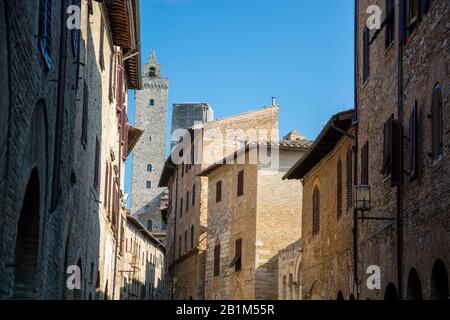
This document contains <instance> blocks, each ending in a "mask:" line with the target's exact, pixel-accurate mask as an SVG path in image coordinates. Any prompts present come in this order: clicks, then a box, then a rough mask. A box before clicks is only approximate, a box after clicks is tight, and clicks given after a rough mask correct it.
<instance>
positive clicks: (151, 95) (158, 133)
mask: <svg viewBox="0 0 450 320" xmlns="http://www.w3.org/2000/svg"><path fill="white" fill-rule="evenodd" d="M168 91H169V79H167V78H164V77H162V68H161V65H160V64H159V63H158V62H157V61H156V55H155V52H154V51H152V52H151V54H150V60H149V61H148V62H147V63H146V64H145V65H144V76H143V84H142V90H139V91H136V94H135V101H134V102H135V103H134V105H135V107H134V108H135V115H134V117H135V125H136V126H137V127H138V128H140V129H142V130H143V134H142V136H141V138H140V140H139V142H138V143H137V144H136V147H135V148H134V151H133V165H132V182H131V214H132V215H133V216H134V217H136V218H137V219H138V220H139V221H141V222H142V223H143V224H144V225H145V226H146V227H147V229H148V230H149V231H150V232H156V233H158V234H159V236H160V237H162V238H164V233H165V231H166V226H167V220H166V217H165V216H164V215H163V214H162V212H161V201H164V199H162V198H163V197H164V196H165V189H164V188H158V181H159V178H160V177H161V172H162V169H163V166H164V161H165V159H166V125H167V99H168Z"/></svg>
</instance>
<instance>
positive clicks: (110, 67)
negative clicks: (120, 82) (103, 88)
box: [108, 53, 115, 102]
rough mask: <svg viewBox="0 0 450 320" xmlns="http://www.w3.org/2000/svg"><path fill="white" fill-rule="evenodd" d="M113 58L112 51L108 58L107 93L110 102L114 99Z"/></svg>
mask: <svg viewBox="0 0 450 320" xmlns="http://www.w3.org/2000/svg"><path fill="white" fill-rule="evenodd" d="M114 59H115V54H114V53H112V54H111V56H110V58H109V88H108V95H109V101H110V102H113V99H114V86H113V78H114V75H113V74H114Z"/></svg>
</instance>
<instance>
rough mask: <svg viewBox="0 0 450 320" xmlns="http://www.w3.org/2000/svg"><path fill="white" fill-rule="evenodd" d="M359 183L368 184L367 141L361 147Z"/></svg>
mask: <svg viewBox="0 0 450 320" xmlns="http://www.w3.org/2000/svg"><path fill="white" fill-rule="evenodd" d="M361 184H365V185H368V184H369V142H366V143H365V145H364V146H363V147H362V149H361Z"/></svg>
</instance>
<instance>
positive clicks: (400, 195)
mask: <svg viewBox="0 0 450 320" xmlns="http://www.w3.org/2000/svg"><path fill="white" fill-rule="evenodd" d="M403 14H404V0H399V13H398V16H399V19H398V22H399V23H398V41H397V55H398V56H397V59H398V60H397V85H398V87H397V113H398V115H397V116H398V120H399V121H400V122H401V123H403V39H404V29H403V23H404V16H403ZM402 152H403V150H402ZM401 170H403V164H402V168H401ZM396 233H397V288H398V298H399V300H401V299H402V298H403V281H402V278H403V183H402V184H400V185H399V186H397V228H396Z"/></svg>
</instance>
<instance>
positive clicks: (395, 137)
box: [391, 120, 403, 187]
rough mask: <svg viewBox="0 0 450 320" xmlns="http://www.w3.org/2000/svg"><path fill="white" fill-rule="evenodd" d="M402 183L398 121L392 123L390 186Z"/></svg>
mask: <svg viewBox="0 0 450 320" xmlns="http://www.w3.org/2000/svg"><path fill="white" fill-rule="evenodd" d="M402 183H403V128H402V124H401V122H400V121H399V120H393V121H392V150H391V186H392V187H395V186H399V185H401V184H402Z"/></svg>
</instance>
